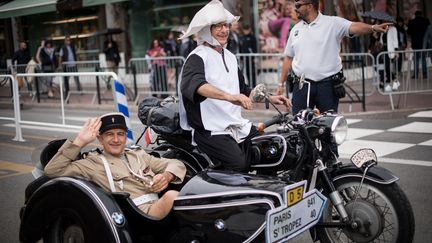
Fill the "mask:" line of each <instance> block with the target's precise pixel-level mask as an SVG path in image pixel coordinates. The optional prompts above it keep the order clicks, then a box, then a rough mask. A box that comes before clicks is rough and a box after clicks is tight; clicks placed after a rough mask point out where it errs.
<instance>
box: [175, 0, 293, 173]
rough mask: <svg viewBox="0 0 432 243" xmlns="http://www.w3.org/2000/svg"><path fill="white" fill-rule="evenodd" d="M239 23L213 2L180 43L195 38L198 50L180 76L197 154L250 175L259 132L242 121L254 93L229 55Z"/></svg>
mask: <svg viewBox="0 0 432 243" xmlns="http://www.w3.org/2000/svg"><path fill="white" fill-rule="evenodd" d="M238 19H239V17H235V16H233V15H232V14H231V13H230V12H228V10H226V9H225V8H224V7H223V5H222V3H221V2H220V1H218V0H213V1H211V2H209V3H208V4H207V5H205V6H204V7H203V8H202V9H201V10H199V11H198V12H197V13H196V14H195V16H194V17H193V19H192V21H191V23H190V24H189V28H188V29H187V31H186V32H185V34H184V35H183V36H181V37H180V38H181V39H184V38H188V37H189V36H190V35H192V34H197V35H198V46H197V48H195V49H194V50H193V51H192V53H191V54H190V55H189V56H188V58H187V59H186V62H185V64H184V65H183V69H182V71H181V73H182V75H181V80H180V81H179V85H178V93H179V113H180V125H181V127H182V128H183V129H185V130H187V131H192V135H193V141H194V142H195V143H196V144H197V145H198V149H199V150H200V151H201V152H204V153H206V154H207V155H208V156H209V157H210V158H211V159H212V161H213V163H215V164H216V165H221V167H222V168H224V169H227V170H234V171H247V170H248V168H249V162H250V156H251V152H250V150H249V148H250V147H251V138H252V137H253V136H255V135H256V128H255V127H254V126H253V125H252V122H251V121H249V120H247V119H245V118H243V117H242V115H241V112H242V111H241V110H242V108H244V109H252V106H253V104H252V99H251V98H249V95H250V93H251V88H249V86H247V85H246V83H245V82H244V77H243V75H242V73H241V71H240V69H239V67H238V63H237V58H236V56H235V55H234V54H233V53H231V52H230V51H229V50H228V49H226V45H227V42H228V35H229V24H231V23H233V22H235V21H238ZM253 96H254V95H252V98H254V97H253ZM254 100H255V98H254ZM270 100H271V101H272V102H274V103H276V104H281V105H285V106H290V104H291V103H290V101H289V100H288V99H287V98H285V97H283V96H281V95H279V96H270Z"/></svg>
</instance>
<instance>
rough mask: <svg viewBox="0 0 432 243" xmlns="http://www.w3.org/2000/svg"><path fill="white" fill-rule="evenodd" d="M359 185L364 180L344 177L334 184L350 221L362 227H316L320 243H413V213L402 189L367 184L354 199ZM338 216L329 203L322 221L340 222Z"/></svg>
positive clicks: (394, 186)
mask: <svg viewBox="0 0 432 243" xmlns="http://www.w3.org/2000/svg"><path fill="white" fill-rule="evenodd" d="M360 182H361V178H344V179H340V180H338V181H336V182H334V183H335V187H336V188H337V190H338V191H339V193H341V196H342V199H343V201H344V205H345V208H346V210H347V213H348V215H349V217H350V219H352V218H354V219H355V220H356V222H357V223H358V225H359V226H360V227H359V228H357V229H353V228H351V227H350V226H346V227H345V228H336V227H333V228H323V227H317V228H316V229H315V230H316V232H315V233H316V235H315V236H316V237H315V238H317V239H319V240H320V242H321V243H341V242H396V243H409V242H412V241H413V237H414V230H415V222H414V214H413V211H412V207H411V204H410V202H409V201H408V198H407V197H406V195H405V194H404V192H403V191H402V190H401V189H400V187H399V186H398V185H397V184H396V183H392V184H390V185H382V184H378V183H374V182H372V181H364V182H363V185H362V187H361V190H360V193H359V197H357V199H356V200H354V198H355V194H356V191H355V190H357V189H358V188H359V185H360ZM324 193H326V192H324ZM327 194H328V193H327ZM352 215H355V216H354V217H352ZM338 216H339V215H338V213H337V211H336V209H335V208H334V207H333V205H332V203H331V202H330V201H329V203H328V206H327V209H326V210H324V212H323V216H322V218H321V222H340V218H339V217H338Z"/></svg>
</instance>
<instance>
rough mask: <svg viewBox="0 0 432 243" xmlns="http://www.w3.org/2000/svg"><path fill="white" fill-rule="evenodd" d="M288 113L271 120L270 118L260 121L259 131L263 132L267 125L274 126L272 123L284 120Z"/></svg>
mask: <svg viewBox="0 0 432 243" xmlns="http://www.w3.org/2000/svg"><path fill="white" fill-rule="evenodd" d="M288 114H289V113H284V114H282V115H278V116H275V117H273V118H272V119H271V120H268V121H266V122H260V123H258V125H257V130H258V132H260V133H263V132H264V129H266V128H267V127H269V126H272V125H274V124H277V123H281V122H283V121H284V118H285V116H286V115H288Z"/></svg>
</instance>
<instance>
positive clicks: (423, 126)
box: [387, 122, 432, 133]
mask: <svg viewBox="0 0 432 243" xmlns="http://www.w3.org/2000/svg"><path fill="white" fill-rule="evenodd" d="M387 131H389V132H412V133H432V122H410V123H408V124H405V125H403V126H399V127H394V128H392V129H388V130H387Z"/></svg>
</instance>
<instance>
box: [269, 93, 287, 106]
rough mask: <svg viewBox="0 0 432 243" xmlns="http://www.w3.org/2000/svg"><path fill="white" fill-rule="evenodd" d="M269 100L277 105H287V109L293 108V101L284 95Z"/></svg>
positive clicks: (274, 96)
mask: <svg viewBox="0 0 432 243" xmlns="http://www.w3.org/2000/svg"><path fill="white" fill-rule="evenodd" d="M269 100H270V101H271V102H272V103H273V104H275V105H285V106H286V107H287V108H291V106H292V104H291V101H290V100H289V99H288V98H287V97H285V96H283V95H273V96H269Z"/></svg>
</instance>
